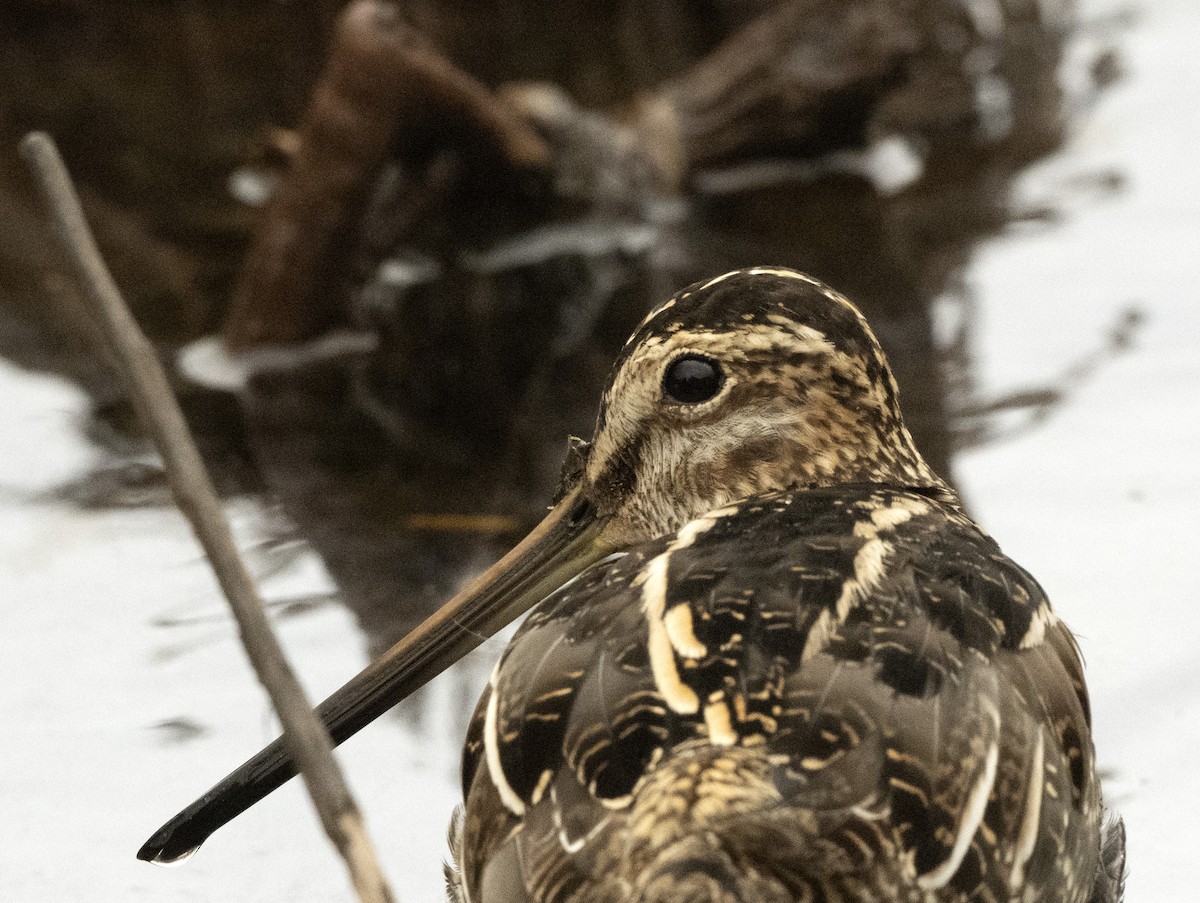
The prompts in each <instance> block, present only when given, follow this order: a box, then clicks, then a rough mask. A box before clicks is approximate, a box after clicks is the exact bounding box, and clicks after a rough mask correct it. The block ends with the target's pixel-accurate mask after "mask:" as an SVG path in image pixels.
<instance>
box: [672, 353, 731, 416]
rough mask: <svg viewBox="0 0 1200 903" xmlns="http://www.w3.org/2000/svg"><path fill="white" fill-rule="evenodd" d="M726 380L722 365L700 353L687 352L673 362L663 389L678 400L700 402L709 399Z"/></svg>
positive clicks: (686, 402) (692, 402) (689, 402)
mask: <svg viewBox="0 0 1200 903" xmlns="http://www.w3.org/2000/svg"><path fill="white" fill-rule="evenodd" d="M724 382H725V376H724V375H723V374H722V373H721V365H720V364H718V363H717V362H716V361H714V360H710V359H709V358H706V357H701V356H700V355H698V354H685V355H684V356H683V357H681V358H678V359H676V360H674V361H672V362H671V366H669V367H667V373H666V375H665V376H664V377H663V390H664V391H665V392H666V393H667V394H668V395H670V396H671V397H672V398H674V399H675V400H676V401H682V402H683V403H684V404H698V403H699V402H701V401H708V399H710V398H712V397H713V396H714V395H716V394H717V393H718V392H720V391H721V386H722V385H723V384H724Z"/></svg>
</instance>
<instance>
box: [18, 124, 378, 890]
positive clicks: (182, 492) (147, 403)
mask: <svg viewBox="0 0 1200 903" xmlns="http://www.w3.org/2000/svg"><path fill="white" fill-rule="evenodd" d="M21 155H22V156H23V157H24V158H25V161H26V163H27V164H28V165H29V167H30V169H31V170H32V172H33V174H34V177H35V178H36V179H37V183H38V187H39V188H40V189H41V193H42V196H43V198H44V199H45V202H46V205H47V207H48V208H49V213H50V218H51V220H52V222H53V224H54V229H55V232H56V233H57V235H58V240H59V242H60V243H61V245H62V248H63V250H64V251H65V252H66V255H67V257H68V258H69V259H70V261H71V264H72V266H73V267H74V269H75V275H76V276H77V277H78V279H79V283H80V285H81V286H82V287H83V289H84V291H85V294H86V296H87V299H88V301H89V303H90V305H91V311H92V313H93V314H94V315H95V317H96V320H97V321H98V324H99V326H100V329H101V331H102V332H103V334H104V337H105V339H106V340H107V342H108V345H109V350H111V351H112V352H113V354H114V356H115V358H116V359H117V362H118V364H119V366H120V369H121V375H122V376H123V377H124V380H125V385H126V388H127V389H128V391H129V393H130V395H131V397H132V399H133V403H134V405H135V407H136V408H137V410H138V413H139V414H140V416H141V418H142V421H143V423H144V424H145V425H146V426H147V428H148V429H149V431H150V435H151V437H152V438H153V440H154V444H155V445H156V446H157V447H158V451H159V453H160V454H161V455H162V458H163V462H164V464H165V466H166V471H167V477H168V479H169V480H170V483H171V489H172V491H173V492H174V494H175V501H176V503H177V504H178V505H179V507H180V509H181V510H182V511H183V513H184V515H186V516H187V518H188V520H189V521H190V522H191V524H192V529H193V530H194V531H195V533H196V536H197V538H198V539H199V540H200V544H201V545H202V546H203V547H204V551H205V552H206V553H207V555H208V560H209V561H210V562H211V563H212V567H213V570H214V571H215V572H216V575H217V580H218V582H219V583H220V585H221V589H222V590H223V591H224V593H225V598H226V599H228V600H229V605H230V607H231V608H232V609H233V614H234V617H235V618H236V619H237V623H238V629H239V631H240V633H241V639H242V644H243V645H244V646H245V648H246V654H247V656H249V658H250V662H251V664H252V665H253V666H254V670H255V671H256V672H257V674H258V679H259V680H260V681H261V682H262V684H263V686H264V687H266V689H267V692H268V693H269V694H270V696H271V702H272V704H273V705H274V706H275V711H276V712H278V713H279V720H280V722H281V723H282V724H283V737H284V744H285V746H286V747H287V750H288V754H289V755H290V756H291V757H292V759H293V761H295V762H296V763H297V765H298V767H299V769H300V772H301V774H302V775H303V776H304V782H305V784H306V785H307V787H308V793H309V796H311V797H312V801H313V804H314V805H315V806H316V808H317V812H318V813H319V814H320V817H321V824H322V825H324V827H325V833H326V834H328V835H329V839H330V840H331V841H332V842H333V844H334V846H335V847H337V850H338V852H339V853H341V855H342V858H343V859H345V861H346V867H347V868H348V870H349V872H350V878H351V881H352V882H353V884H354V889H355V890H356V891H357V893H358V896H359V899H360V900H362V901H363V903H391V901H392V899H393V898H392V894H391V891H390V889H389V888H388V886H387V882H386V881H385V879H384V877H383V872H382V871H381V870H380V868H379V863H378V861H377V859H376V857H375V852H374V847H373V845H372V843H371V841H370V838H369V837H368V836H367V833H366V829H365V828H364V826H363V821H362V816H361V814H360V813H359V811H358V807H357V805H355V803H354V800H353V799H352V798H351V796H350V791H349V790H348V789H347V788H346V783H345V781H344V780H343V779H342V774H341V771H340V770H339V769H338V766H337V763H336V762H335V761H334V758H333V747H332V744H331V743H330V740H329V735H328V734H327V733H326V732H325V728H324V727H323V726H322V725H321V723H320V721H318V720H317V718H316V716H315V715H314V714H313V712H312V706H311V705H310V704H309V702H308V700H307V698H306V697H305V695H304V691H303V690H302V689H301V688H300V684H299V683H298V682H297V680H296V676H295V674H293V673H292V669H291V666H290V665H288V663H287V660H286V659H285V658H284V655H283V650H282V649H280V647H279V642H278V641H277V640H276V639H275V635H274V634H273V633H272V632H271V626H270V624H269V623H268V622H267V618H266V615H265V614H264V613H263V606H262V600H261V598H260V597H259V594H258V589H257V587H255V585H254V582H253V580H251V578H250V574H249V572H248V571H247V570H246V566H245V564H244V563H243V561H242V559H241V556H240V555H239V554H238V551H237V547H236V546H235V545H234V542H233V535H232V534H231V533H230V530H229V524H228V522H227V521H226V520H225V515H224V512H223V511H222V509H221V505H220V502H219V501H218V499H217V495H216V492H215V491H214V490H213V487H212V483H211V481H210V480H209V477H208V473H207V472H206V470H205V468H204V464H203V462H202V461H201V459H200V455H199V453H198V452H197V451H196V444H195V442H194V441H193V440H192V436H191V432H190V430H189V429H188V426H187V423H186V421H185V420H184V418H183V412H182V411H181V410H180V408H179V403H178V402H177V401H176V400H175V396H174V395H173V394H172V392H171V388H170V385H169V384H168V382H167V377H166V374H165V373H164V372H163V369H162V366H161V365H160V364H159V362H158V358H157V357H156V356H155V353H154V349H153V348H152V347H151V345H150V342H149V341H148V340H147V339H146V337H145V335H143V333H142V331H141V329H139V328H138V325H137V323H136V322H135V321H134V319H133V316H132V315H131V314H130V312H129V308H128V307H127V306H126V305H125V301H124V299H123V298H122V297H121V293H120V291H119V290H118V289H117V286H116V283H115V282H113V278H112V276H111V274H110V273H109V272H108V268H107V267H106V266H105V265H104V261H103V259H102V258H101V257H100V252H99V250H98V249H97V248H96V243H95V241H94V240H93V238H92V234H91V232H90V231H89V229H88V226H87V222H86V221H85V219H84V217H83V210H82V208H81V207H80V204H79V198H78V196H77V195H76V193H75V189H74V187H73V186H72V184H71V178H70V176H69V175H68V174H67V171H66V167H65V166H64V165H63V162H62V158H61V157H60V156H59V153H58V149H57V148H56V147H55V145H54V141H53V140H52V139H51V138H50V136H48V135H45V134H43V133H40V132H34V133H32V134H30V135H27V136H26V137H25V139H24V140H23V141H22V142H21Z"/></svg>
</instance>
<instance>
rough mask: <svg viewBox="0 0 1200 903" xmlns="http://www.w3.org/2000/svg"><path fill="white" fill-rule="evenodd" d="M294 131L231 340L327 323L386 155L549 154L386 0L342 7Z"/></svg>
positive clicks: (543, 157)
mask: <svg viewBox="0 0 1200 903" xmlns="http://www.w3.org/2000/svg"><path fill="white" fill-rule="evenodd" d="M298 138H299V142H298V150H297V152H296V154H295V156H294V157H293V159H292V161H291V164H290V166H289V168H288V171H287V173H286V174H285V176H284V179H283V181H282V183H281V184H280V186H279V189H278V190H277V192H276V194H275V196H274V197H272V198H271V200H270V202H269V203H268V206H267V208H266V210H265V211H264V212H263V215H262V218H261V219H260V221H259V224H258V227H257V228H256V229H255V235H254V241H253V243H252V245H251V248H250V251H249V253H248V254H247V255H246V264H245V266H244V268H243V270H242V274H241V276H240V277H239V279H238V284H237V286H236V288H235V289H234V294H233V301H232V303H231V305H230V310H229V314H228V315H227V317H226V321H225V326H224V328H223V334H224V338H225V342H226V344H227V345H229V347H231V348H234V349H240V348H248V347H252V346H254V345H260V344H264V343H287V342H296V341H301V340H304V339H309V338H312V337H313V336H315V335H318V334H319V333H320V332H321V331H322V330H324V329H326V328H328V326H330V325H331V321H332V320H334V319H335V318H336V316H337V303H338V299H337V297H336V296H337V289H338V279H339V277H340V276H344V273H342V272H341V270H342V268H343V266H344V262H345V259H346V258H347V257H348V256H349V255H348V253H347V252H348V250H349V248H348V246H349V245H351V244H352V243H353V240H354V229H355V224H356V222H357V219H358V214H359V213H360V211H361V208H362V207H363V205H364V204H365V202H366V200H367V196H368V193H369V191H370V188H371V186H372V185H373V184H374V182H375V179H376V177H377V176H378V174H379V172H380V170H381V169H382V167H383V165H384V164H385V162H386V161H387V160H388V158H389V156H392V155H394V154H397V153H399V154H400V155H401V156H403V152H404V150H405V149H406V148H409V146H410V145H417V146H416V147H413V148H410V149H413V150H416V151H417V152H418V155H420V154H421V153H424V152H427V151H428V150H430V149H431V148H430V147H420V144H421V143H422V142H423V143H424V144H426V145H431V146H432V150H433V151H435V152H436V151H437V150H438V149H444V148H445V146H446V145H449V144H455V145H459V144H462V143H464V142H468V143H470V144H472V145H474V147H475V151H476V152H478V153H484V154H487V155H490V156H493V157H494V158H495V159H496V160H497V161H498V162H501V163H503V164H505V165H507V166H508V167H510V168H511V169H513V170H524V169H539V168H544V167H546V166H548V165H549V162H550V150H549V148H548V147H547V145H546V143H545V141H544V140H543V139H542V138H541V137H540V136H539V135H538V134H537V132H536V131H534V130H533V128H531V127H530V125H529V124H528V123H527V122H525V121H524V120H523V119H522V118H521V117H520V116H519V115H517V113H516V111H514V110H512V109H511V108H510V107H509V106H508V105H507V104H505V103H504V102H503V100H502V99H500V98H498V97H497V96H496V95H495V94H493V93H492V92H491V91H489V90H488V88H487V87H486V86H484V85H482V84H480V83H479V82H477V81H476V80H475V79H473V78H471V77H470V76H469V75H467V74H466V73H465V72H463V71H462V70H461V69H459V68H457V67H456V66H455V65H454V64H453V63H451V62H450V61H449V60H447V59H446V58H445V57H443V56H441V55H440V54H438V53H437V52H436V51H435V50H433V49H432V48H431V47H430V46H429V45H428V43H427V41H426V40H425V39H424V38H423V37H422V36H421V35H420V34H419V33H418V32H417V31H415V30H414V29H412V28H410V27H409V26H407V25H405V24H404V22H403V21H402V20H401V18H400V13H399V11H398V9H397V8H396V6H395V5H394V4H392V3H389V2H383V0H356V2H354V3H351V4H350V5H349V6H348V7H347V8H346V10H345V11H344V12H343V13H342V15H341V17H340V18H339V20H338V23H337V28H336V30H335V34H334V37H333V43H332V47H331V49H330V53H329V62H328V63H327V65H326V67H325V71H324V72H323V73H322V74H321V77H320V78H319V79H318V82H317V85H316V87H315V89H314V91H313V96H312V100H311V101H310V103H309V106H308V109H307V110H306V111H305V113H304V117H303V120H302V122H301V124H300V126H299V129H298Z"/></svg>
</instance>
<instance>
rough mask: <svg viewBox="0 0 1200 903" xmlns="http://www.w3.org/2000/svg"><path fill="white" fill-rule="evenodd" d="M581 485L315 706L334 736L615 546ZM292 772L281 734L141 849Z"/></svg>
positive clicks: (241, 804)
mask: <svg viewBox="0 0 1200 903" xmlns="http://www.w3.org/2000/svg"><path fill="white" fill-rule="evenodd" d="M605 522H606V519H605V518H601V517H599V516H598V515H597V513H596V509H595V506H594V505H593V504H592V503H591V501H590V500H589V499H588V498H587V497H586V496H585V495H584V494H583V493H582V491H581V490H580V488H579V487H578V486H576V487H575V488H574V489H572V490H571V491H570V492H568V493H567V494H566V496H565V497H563V499H562V500H561V501H560V502H559V503H558V504H557V505H555V506H554V508H553V509H551V511H550V513H549V514H547V515H546V517H545V519H544V520H543V521H542V522H541V523H540V524H539V525H538V526H537V527H536V528H535V529H534V530H533V532H531V533H530V534H529V535H528V536H526V537H525V539H523V540H522V541H521V542H520V543H519V544H518V545H517V546H516V547H515V548H514V549H513V550H512V551H511V552H509V553H508V554H507V555H505V556H504V557H503V558H501V559H500V560H499V561H498V562H496V563H495V564H494V565H492V566H491V567H490V568H488V569H487V570H486V571H485V572H484V573H483V574H481V575H480V576H479V577H478V578H476V579H475V580H474V581H473V582H472V583H471V584H470V585H469V586H468V587H467V588H466V589H465V590H463V591H462V592H460V593H459V594H458V595H457V596H455V597H454V598H453V599H451V600H450V601H449V602H448V603H447V604H446V605H444V606H442V608H441V609H439V610H438V611H437V612H436V613H435V614H433V615H432V616H431V617H430V618H429V619H428V620H426V621H425V622H424V623H423V624H421V625H420V626H419V627H417V628H416V629H415V630H413V631H412V632H411V633H410V634H408V636H406V637H405V638H404V639H402V640H401V641H400V642H398V643H397V644H396V645H395V646H393V647H392V648H391V649H389V650H388V651H387V652H386V653H384V655H383V656H382V657H381V658H379V659H378V660H376V661H375V662H373V663H371V664H370V665H368V666H367V667H366V668H364V669H363V670H362V671H361V672H360V673H359V674H358V676H356V677H354V678H353V679H352V680H351V681H350V682H349V683H347V684H346V685H345V686H344V687H342V688H341V689H340V690H338V691H337V692H336V693H334V694H333V695H332V696H330V697H329V698H328V699H326V700H325V701H324V702H323V703H321V705H320V706H318V707H317V714H318V715H319V716H320V718H321V721H322V722H323V723H324V724H325V727H326V729H327V730H328V731H329V735H330V737H331V738H332V739H333V742H334V745H337V744H339V743H341V742H342V741H343V740H345V739H347V738H348V737H351V736H353V735H354V734H355V733H357V732H358V731H359V730H360V729H361V728H363V727H365V726H366V725H368V724H370V723H371V722H372V721H374V720H375V719H376V718H378V717H379V716H380V715H382V714H383V713H384V712H386V711H387V710H388V709H390V708H392V706H394V705H396V704H397V703H399V702H401V701H402V700H404V699H405V698H407V697H408V696H409V695H411V694H412V693H413V692H414V691H415V690H417V689H418V688H420V687H421V686H423V685H424V684H425V683H427V682H428V681H430V680H432V679H433V678H434V677H437V676H438V675H439V674H441V673H442V672H443V671H445V670H446V669H447V668H448V667H450V666H451V665H453V664H454V663H455V662H457V661H458V660H459V659H461V658H462V657H463V656H465V655H466V654H467V653H468V652H470V651H471V650H472V649H474V648H475V647H477V646H478V645H479V644H480V643H482V642H483V641H484V640H486V639H487V638H488V637H490V636H492V635H493V634H495V633H496V632H497V631H499V630H501V629H502V628H504V627H505V626H507V625H508V624H510V623H511V622H512V621H513V620H515V619H516V618H517V617H519V616H520V615H522V614H524V613H525V612H526V611H528V610H529V609H530V608H532V607H533V606H534V605H536V604H537V603H538V602H540V601H541V600H542V599H544V598H546V596H548V595H550V593H552V592H554V590H556V589H558V588H559V587H560V586H562V585H563V584H564V583H566V582H567V581H569V580H571V579H572V578H574V577H575V576H576V575H578V574H579V573H580V572H581V571H582V570H583V569H584V568H586V567H587V566H588V565H590V564H592V563H594V562H596V561H599V560H600V559H602V558H604V557H606V556H608V555H609V554H611V553H612V552H613V551H615V549H614V548H613V547H612V546H611V545H610V544H608V543H606V542H605V541H604V539H603V537H602V532H603V529H604V525H605ZM295 774H296V768H295V765H294V764H293V763H292V761H291V759H290V758H289V757H288V755H287V753H286V752H284V749H283V745H282V742H281V741H280V740H276V741H275V742H274V743H272V744H271V745H270V746H268V747H266V748H265V749H264V750H262V751H261V752H260V753H258V754H257V755H256V756H254V757H253V758H252V759H250V760H249V761H248V762H246V763H245V764H244V765H242V766H241V767H240V768H238V769H237V770H236V771H234V772H233V773H232V774H230V775H229V776H228V777H227V778H225V779H224V780H223V781H221V782H220V783H219V784H217V785H216V786H215V787H213V788H212V789H211V790H209V791H208V792H207V793H206V794H204V796H202V797H200V799H198V800H196V802H194V803H192V805H190V806H188V807H187V808H186V809H184V810H183V811H182V812H180V813H179V814H178V815H176V816H175V817H174V818H173V819H171V820H170V821H169V822H167V824H165V825H164V826H163V827H162V828H160V829H159V830H158V831H157V832H156V833H155V834H154V836H153V837H151V838H150V839H149V840H148V841H146V843H145V844H144V845H143V846H142V848H141V849H140V850H139V851H138V858H139V859H144V860H147V861H151V862H159V863H170V862H176V861H179V860H182V859H185V858H187V857H188V856H189V855H191V854H192V853H193V852H195V850H196V849H197V848H198V847H199V846H200V844H201V843H203V842H204V841H205V840H206V839H207V838H208V836H209V835H210V834H212V833H213V832H214V831H216V830H217V829H218V828H220V827H221V826H222V825H224V824H225V823H227V822H229V821H231V820H233V819H234V818H235V817H236V816H238V815H239V814H241V813H242V812H244V811H245V810H246V809H249V808H250V807H251V806H253V805H254V804H255V803H256V802H258V801H259V800H260V799H262V798H263V797H265V796H266V795H267V794H269V793H270V792H271V791H272V790H274V789H275V788H277V787H279V786H280V785H281V784H283V783H284V782H285V781H287V780H288V779H289V778H291V777H293V776H294V775H295Z"/></svg>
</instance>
